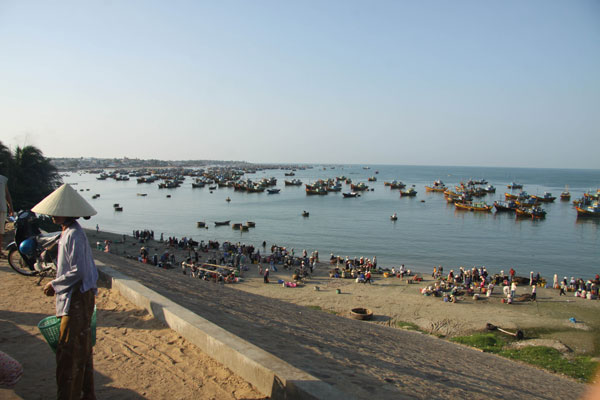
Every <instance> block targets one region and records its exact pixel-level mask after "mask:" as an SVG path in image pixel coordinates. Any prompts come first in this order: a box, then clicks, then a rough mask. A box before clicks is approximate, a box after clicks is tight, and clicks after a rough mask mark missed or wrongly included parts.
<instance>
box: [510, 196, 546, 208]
mask: <svg viewBox="0 0 600 400" xmlns="http://www.w3.org/2000/svg"><path fill="white" fill-rule="evenodd" d="M515 203H516V204H517V206H518V207H535V206H537V205H538V204H540V203H539V202H538V201H537V199H535V198H533V197H528V198H526V199H519V200H515Z"/></svg>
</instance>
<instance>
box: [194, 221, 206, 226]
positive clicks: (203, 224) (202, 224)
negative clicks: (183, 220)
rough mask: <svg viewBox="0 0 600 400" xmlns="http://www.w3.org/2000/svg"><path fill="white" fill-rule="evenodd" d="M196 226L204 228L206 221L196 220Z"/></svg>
mask: <svg viewBox="0 0 600 400" xmlns="http://www.w3.org/2000/svg"><path fill="white" fill-rule="evenodd" d="M196 226H197V227H198V228H205V227H206V222H204V221H198V222H196Z"/></svg>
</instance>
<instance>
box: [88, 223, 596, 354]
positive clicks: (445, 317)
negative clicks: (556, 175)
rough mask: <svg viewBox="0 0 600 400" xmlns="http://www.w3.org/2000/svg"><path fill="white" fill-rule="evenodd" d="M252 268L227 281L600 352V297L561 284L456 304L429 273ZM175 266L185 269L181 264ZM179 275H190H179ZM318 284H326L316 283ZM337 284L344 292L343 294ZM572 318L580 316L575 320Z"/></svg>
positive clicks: (325, 266) (115, 248) (294, 299)
mask: <svg viewBox="0 0 600 400" xmlns="http://www.w3.org/2000/svg"><path fill="white" fill-rule="evenodd" d="M88 236H89V238H90V241H91V242H93V241H94V240H96V241H100V242H103V241H104V240H110V241H111V242H112V243H111V248H110V249H111V250H110V252H111V253H112V254H117V255H129V256H132V255H137V254H138V253H139V248H140V247H141V246H146V247H147V248H148V249H149V250H150V253H151V254H152V253H154V252H157V253H159V254H160V253H161V252H163V251H165V250H169V251H170V252H171V253H174V254H175V256H176V260H177V261H182V260H184V259H185V257H187V256H188V252H187V251H185V250H179V249H172V248H171V249H169V248H168V247H167V246H166V244H165V243H160V242H159V241H149V242H148V244H139V243H135V241H134V239H133V238H132V237H128V238H127V239H126V242H125V243H122V236H119V235H114V234H111V233H105V232H99V233H96V232H93V231H88ZM261 251H262V249H261ZM267 251H268V249H267ZM211 254H214V252H210V253H201V254H200V259H201V260H206V259H207V258H208V256H210V255H211ZM248 267H249V270H248V271H245V272H244V273H243V275H242V278H243V279H242V282H241V283H238V284H232V285H229V287H231V288H234V289H237V290H242V291H245V292H249V293H254V294H259V295H262V296H267V297H272V298H276V299H279V300H283V301H286V302H290V303H294V304H298V305H303V306H313V307H319V308H321V309H323V310H327V311H330V312H332V313H335V314H338V315H342V316H348V315H349V312H350V310H351V309H352V308H355V307H364V308H369V309H371V310H372V311H373V312H374V316H375V318H374V321H375V322H376V323H379V324H384V325H387V326H393V327H394V326H397V325H398V323H404V322H409V323H413V324H416V325H417V326H418V327H419V328H420V329H421V330H423V331H425V332H428V333H431V334H434V335H438V336H445V337H452V336H457V335H465V334H469V333H472V332H476V331H481V330H483V329H484V328H485V324H486V323H488V322H489V323H492V324H494V325H496V326H499V327H503V328H505V329H510V330H516V329H521V330H525V331H526V330H527V329H540V328H548V327H552V328H553V330H554V331H555V332H551V333H548V334H547V335H545V337H547V338H548V339H552V340H556V341H559V342H561V343H563V344H565V345H566V346H567V347H569V348H570V349H571V350H572V351H573V352H576V353H581V354H586V353H588V354H594V353H597V352H598V351H600V349H598V348H597V346H598V343H599V342H600V339H599V336H598V335H599V334H598V332H600V313H599V311H600V301H597V300H596V301H594V300H592V301H590V300H586V299H581V298H576V297H574V296H573V293H568V295H567V296H559V291H558V290H554V289H545V288H539V289H538V294H537V297H538V301H536V302H531V301H527V302H515V303H514V304H512V305H507V304H503V303H502V302H501V299H502V298H503V295H502V288H501V287H496V288H495V291H494V293H493V294H492V296H491V297H489V298H486V297H485V296H482V297H481V299H480V300H478V301H474V300H473V299H472V298H470V297H466V296H465V297H463V300H462V301H460V302H458V303H455V304H452V303H444V302H443V301H442V299H441V298H439V297H425V296H423V295H422V294H421V293H420V290H421V289H422V288H423V287H426V286H429V285H431V284H433V282H434V280H433V278H432V277H431V275H423V274H420V275H419V276H421V277H422V278H423V282H419V283H411V284H408V283H407V282H406V279H399V278H384V277H383V275H374V283H373V284H372V285H369V284H359V283H356V282H355V281H354V280H352V279H332V278H329V270H330V265H329V263H323V262H321V263H319V266H318V267H317V269H316V270H315V273H314V274H313V275H312V278H311V279H310V280H308V281H307V282H306V285H305V286H303V287H297V288H284V287H282V285H280V284H277V282H278V281H279V280H284V281H290V280H291V278H292V271H289V270H285V269H283V268H282V267H281V266H278V272H271V275H270V281H271V283H270V284H264V283H263V279H262V277H261V275H259V273H258V265H254V264H253V265H249V266H248ZM175 270H176V271H177V273H179V274H180V269H179V266H177V268H175ZM490 272H492V273H493V272H494V271H490ZM497 272H499V271H497ZM518 272H519V271H518ZM181 279H190V278H189V276H183V275H181ZM315 286H317V287H319V289H320V290H318V291H317V290H315ZM337 289H339V290H340V291H341V292H342V293H343V295H339V294H337ZM530 292H531V288H530V287H529V286H519V287H518V288H517V292H516V293H517V296H518V295H520V294H526V293H530ZM570 318H575V320H576V321H578V322H577V323H573V322H571V321H570Z"/></svg>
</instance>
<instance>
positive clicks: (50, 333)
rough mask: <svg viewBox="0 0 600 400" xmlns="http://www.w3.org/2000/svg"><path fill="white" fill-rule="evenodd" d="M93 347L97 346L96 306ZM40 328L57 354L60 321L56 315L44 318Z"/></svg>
mask: <svg viewBox="0 0 600 400" xmlns="http://www.w3.org/2000/svg"><path fill="white" fill-rule="evenodd" d="M90 327H91V328H92V346H95V345H96V306H94V313H93V314H92V323H91V326H90ZM38 328H39V330H40V332H42V335H43V336H44V338H45V339H46V341H47V342H48V344H49V345H50V348H51V349H52V351H53V352H55V353H56V346H58V338H59V336H60V319H59V318H57V317H56V316H54V315H51V316H49V317H46V318H44V319H43V320H41V321H40V322H39V323H38Z"/></svg>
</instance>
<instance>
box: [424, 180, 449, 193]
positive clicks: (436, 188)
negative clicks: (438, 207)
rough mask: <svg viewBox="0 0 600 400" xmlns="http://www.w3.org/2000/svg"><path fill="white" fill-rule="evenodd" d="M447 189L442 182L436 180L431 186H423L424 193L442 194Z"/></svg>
mask: <svg viewBox="0 0 600 400" xmlns="http://www.w3.org/2000/svg"><path fill="white" fill-rule="evenodd" d="M446 189H447V187H446V185H444V182H442V181H441V180H440V179H438V180H437V181H435V182H433V185H431V186H425V191H426V192H440V193H443V192H445V191H446Z"/></svg>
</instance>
